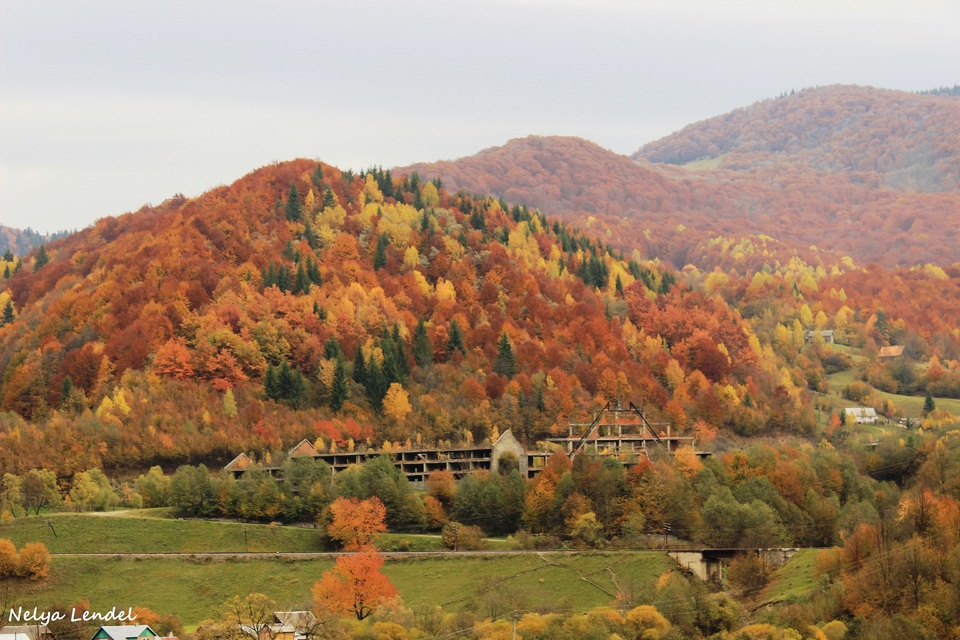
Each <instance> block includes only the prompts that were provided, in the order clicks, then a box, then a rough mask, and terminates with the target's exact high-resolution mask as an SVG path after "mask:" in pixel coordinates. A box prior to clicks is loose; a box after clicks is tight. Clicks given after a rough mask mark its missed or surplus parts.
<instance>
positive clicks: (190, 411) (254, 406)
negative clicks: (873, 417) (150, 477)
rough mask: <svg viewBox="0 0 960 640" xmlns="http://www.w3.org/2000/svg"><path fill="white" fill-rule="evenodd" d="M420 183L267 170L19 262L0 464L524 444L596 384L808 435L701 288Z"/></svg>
mask: <svg viewBox="0 0 960 640" xmlns="http://www.w3.org/2000/svg"><path fill="white" fill-rule="evenodd" d="M437 184H438V183H434V182H424V181H421V180H420V179H419V178H418V177H416V176H410V177H407V178H405V179H403V180H393V179H391V177H390V176H389V174H388V173H387V172H383V171H379V170H376V171H372V172H369V173H366V174H364V175H352V174H350V173H341V172H340V171H339V170H337V169H334V168H332V167H328V166H325V165H318V164H317V163H315V162H308V161H296V162H289V163H284V164H279V165H274V166H270V167H266V168H263V169H260V170H258V171H256V172H254V173H252V174H250V175H249V176H246V177H245V178H243V179H241V180H239V181H238V182H236V183H235V184H233V185H231V186H229V187H222V188H219V189H216V190H214V191H211V192H209V193H207V194H204V195H203V196H201V197H199V198H196V199H190V200H188V199H175V200H171V201H168V202H165V203H163V204H162V205H160V206H158V207H154V208H147V209H144V210H142V211H139V212H136V213H132V214H128V215H125V216H121V217H120V218H107V219H104V220H101V221H99V222H98V223H97V224H96V225H94V226H93V227H91V228H89V229H86V230H84V231H82V232H80V233H78V234H76V235H74V236H71V237H70V238H67V239H65V240H62V241H59V242H56V243H52V244H51V245H49V246H47V247H45V248H44V250H43V253H42V254H41V253H34V254H32V255H31V256H30V257H29V258H28V259H27V260H26V261H25V262H24V267H23V268H22V269H21V270H20V271H18V272H17V273H16V274H15V275H12V277H11V278H10V279H9V281H8V282H7V287H8V290H7V292H5V293H3V294H2V300H0V307H4V308H7V315H8V316H9V317H8V318H7V319H6V320H5V324H4V326H3V327H2V328H0V337H2V345H3V351H2V353H0V369H2V371H3V386H2V396H0V402H2V407H3V409H4V410H6V411H8V412H10V413H7V414H4V415H5V417H4V418H3V425H2V428H0V440H2V443H3V446H2V448H0V451H2V454H0V455H2V461H0V462H2V465H3V468H4V469H8V470H23V469H29V468H31V467H35V466H46V467H48V468H51V469H55V470H57V471H59V472H61V473H70V472H72V471H75V470H78V469H84V468H89V467H93V466H101V465H102V466H105V467H108V468H113V467H124V468H142V469H145V468H147V467H149V466H150V465H152V464H155V463H161V464H174V463H179V462H185V461H207V462H210V463H222V462H225V461H226V460H228V459H229V458H230V457H232V456H233V455H234V454H235V453H236V452H237V451H238V450H249V451H259V452H261V453H264V454H265V453H266V452H269V451H271V450H277V449H282V448H284V447H286V446H290V445H291V444H293V443H295V442H297V441H299V440H300V439H301V438H304V437H310V438H311V439H315V438H318V437H321V438H327V439H336V440H339V441H340V442H341V443H344V442H346V441H347V440H353V441H369V442H371V443H375V444H376V445H380V444H382V443H383V442H384V441H392V442H403V441H408V440H417V441H425V442H431V443H432V442H437V441H439V440H467V441H469V440H471V439H472V440H477V441H479V440H482V439H484V438H487V437H489V436H490V435H491V434H492V433H493V432H494V431H495V430H499V431H501V432H502V431H503V430H504V429H506V428H511V429H513V430H514V432H515V433H517V434H518V435H519V437H520V438H521V439H522V440H523V441H525V442H526V443H527V444H528V445H530V446H533V445H534V443H535V442H536V441H537V440H538V439H541V438H543V437H545V436H547V435H548V434H550V433H554V432H557V431H558V430H565V429H566V423H567V422H568V421H569V420H571V419H574V418H577V417H580V416H585V415H587V414H588V413H589V412H590V411H591V410H592V409H593V408H596V407H598V406H601V405H602V404H603V403H604V402H605V401H606V400H607V399H610V398H613V397H615V396H616V394H617V393H618V392H619V393H620V394H622V395H623V396H624V397H628V398H635V399H637V400H638V401H639V400H640V399H641V398H643V399H645V400H646V401H647V402H648V406H649V407H650V409H651V410H653V411H658V412H660V413H662V414H663V415H665V416H668V417H669V419H670V420H671V422H673V423H674V424H675V425H677V428H679V429H690V428H692V425H694V424H696V423H697V422H698V421H706V423H710V424H714V425H726V426H727V427H729V428H730V429H732V430H735V431H739V432H742V433H758V432H779V431H789V432H797V431H801V432H802V431H809V430H810V429H811V428H812V412H811V410H810V409H809V407H808V405H807V404H806V403H805V402H803V401H802V398H803V393H804V392H802V390H801V389H800V388H799V387H798V386H797V385H796V384H794V382H793V381H791V380H790V379H789V378H784V376H783V375H782V374H781V371H780V361H779V360H778V356H776V355H775V354H773V353H765V352H764V350H763V348H762V346H761V343H760V341H759V340H758V339H757V337H756V336H754V335H753V332H752V331H751V329H750V327H749V326H748V325H747V324H746V323H744V322H743V321H742V320H741V319H740V316H739V314H738V313H737V312H736V311H734V310H732V309H731V308H730V307H729V306H728V305H727V303H726V302H725V301H724V300H723V299H722V298H720V297H716V296H712V295H705V294H704V293H701V292H698V291H695V290H692V289H691V288H690V287H689V286H688V285H687V284H685V283H684V282H683V281H682V280H681V281H678V280H677V277H676V274H675V273H673V272H671V271H669V270H665V269H663V268H662V267H661V266H659V264H658V263H657V262H656V261H652V260H648V259H646V258H645V257H644V256H643V255H642V254H639V253H635V254H634V255H633V256H632V257H627V256H622V255H621V254H620V253H619V252H618V251H617V250H615V249H613V248H612V247H611V246H609V245H606V244H602V243H599V242H597V241H595V240H592V239H591V238H590V237H589V236H587V235H585V234H583V233H581V232H579V231H576V230H573V229H571V228H570V227H568V226H565V225H564V224H561V223H559V222H553V221H551V220H550V219H548V218H545V217H544V216H542V214H539V213H537V212H535V211H531V210H529V209H526V208H525V207H522V206H516V205H514V206H508V205H507V204H506V203H505V202H502V201H498V200H495V199H492V198H489V197H481V198H476V197H471V196H468V195H466V194H464V193H450V192H448V191H447V190H445V189H443V188H439V189H438V186H437ZM8 303H9V304H8Z"/></svg>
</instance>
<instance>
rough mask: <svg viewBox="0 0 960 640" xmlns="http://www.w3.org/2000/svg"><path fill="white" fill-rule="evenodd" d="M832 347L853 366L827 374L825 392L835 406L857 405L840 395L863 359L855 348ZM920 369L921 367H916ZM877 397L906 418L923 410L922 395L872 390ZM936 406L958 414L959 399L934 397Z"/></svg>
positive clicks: (854, 377) (855, 377) (917, 414)
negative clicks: (827, 388) (849, 356)
mask: <svg viewBox="0 0 960 640" xmlns="http://www.w3.org/2000/svg"><path fill="white" fill-rule="evenodd" d="M833 348H834V349H837V350H838V351H844V352H845V353H847V354H849V355H851V356H852V357H853V360H854V363H855V364H854V368H852V369H848V370H846V371H841V372H839V373H834V374H832V375H830V376H827V380H829V381H830V393H829V394H827V395H828V396H830V397H831V398H832V400H833V402H834V404H835V405H836V406H837V407H854V406H857V404H856V403H855V402H851V401H850V400H846V399H844V398H842V397H841V395H840V394H841V393H842V392H843V388H844V387H845V386H847V385H848V384H850V383H852V382H855V381H856V380H857V373H858V370H857V366H856V365H858V364H859V363H861V362H862V361H863V358H862V357H861V356H860V355H859V353H858V352H857V350H856V349H851V348H850V347H842V346H841V345H834V347H833ZM918 368H919V369H922V368H923V367H918ZM874 393H876V394H877V395H878V396H879V397H881V398H884V399H886V400H889V401H890V402H892V403H893V404H895V405H896V406H897V407H899V408H900V410H901V411H903V414H904V416H905V417H907V418H920V416H921V413H922V410H923V396H903V395H897V394H894V393H886V392H884V391H879V390H874ZM934 400H935V402H936V405H937V408H938V409H944V410H946V411H949V412H950V413H952V414H954V415H960V399H956V398H934Z"/></svg>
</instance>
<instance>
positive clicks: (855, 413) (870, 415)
mask: <svg viewBox="0 0 960 640" xmlns="http://www.w3.org/2000/svg"><path fill="white" fill-rule="evenodd" d="M844 412H845V413H846V414H847V423H848V424H849V423H850V421H851V420H853V422H854V423H856V424H876V422H877V411H876V409H874V408H873V407H847V408H846V409H844Z"/></svg>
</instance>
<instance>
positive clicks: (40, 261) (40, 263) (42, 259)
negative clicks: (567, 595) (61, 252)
mask: <svg viewBox="0 0 960 640" xmlns="http://www.w3.org/2000/svg"><path fill="white" fill-rule="evenodd" d="M48 262H50V256H48V255H47V247H46V245H43V244H42V245H40V250H39V251H37V261H36V262H35V263H34V265H33V270H34V271H40V269H42V268H43V267H44V265H46V264H47V263H48Z"/></svg>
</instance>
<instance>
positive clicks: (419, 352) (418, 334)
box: [413, 318, 433, 367]
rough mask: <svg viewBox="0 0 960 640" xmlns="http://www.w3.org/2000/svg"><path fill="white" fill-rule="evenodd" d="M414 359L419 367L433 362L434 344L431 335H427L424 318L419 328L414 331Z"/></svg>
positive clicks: (418, 323)
mask: <svg viewBox="0 0 960 640" xmlns="http://www.w3.org/2000/svg"><path fill="white" fill-rule="evenodd" d="M413 361H414V362H416V363H417V366H418V367H427V366H429V365H431V364H433V345H432V344H431V343H430V336H429V335H427V325H426V323H425V322H424V321H423V318H420V320H419V321H418V322H417V328H416V329H414V331H413Z"/></svg>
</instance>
